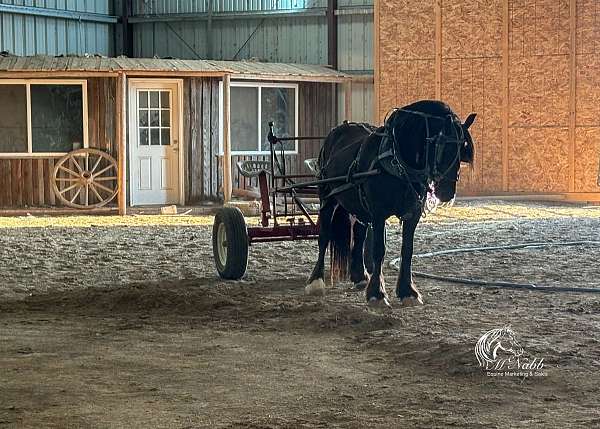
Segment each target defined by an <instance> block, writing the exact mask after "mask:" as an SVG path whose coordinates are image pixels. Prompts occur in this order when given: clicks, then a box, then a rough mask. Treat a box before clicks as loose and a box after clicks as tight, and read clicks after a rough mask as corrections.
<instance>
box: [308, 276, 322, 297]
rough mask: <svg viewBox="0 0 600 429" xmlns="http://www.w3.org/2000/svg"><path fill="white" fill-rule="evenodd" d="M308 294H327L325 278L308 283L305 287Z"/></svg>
mask: <svg viewBox="0 0 600 429" xmlns="http://www.w3.org/2000/svg"><path fill="white" fill-rule="evenodd" d="M304 293H305V294H306V295H321V296H322V295H325V282H324V281H323V279H316V280H313V281H312V282H310V283H309V284H307V285H306V287H305V288H304Z"/></svg>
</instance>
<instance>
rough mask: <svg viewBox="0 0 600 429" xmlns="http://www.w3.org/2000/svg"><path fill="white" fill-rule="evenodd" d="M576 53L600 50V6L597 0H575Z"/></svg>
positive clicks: (592, 52)
mask: <svg viewBox="0 0 600 429" xmlns="http://www.w3.org/2000/svg"><path fill="white" fill-rule="evenodd" d="M576 7H577V53H578V54H594V53H598V52H600V6H599V5H598V1H597V0H577V4H576Z"/></svg>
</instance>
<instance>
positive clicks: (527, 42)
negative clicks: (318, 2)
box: [375, 0, 600, 194]
mask: <svg viewBox="0 0 600 429" xmlns="http://www.w3.org/2000/svg"><path fill="white" fill-rule="evenodd" d="M375 14H376V17H375V22H376V23H377V25H376V28H375V33H376V35H375V40H376V42H375V43H376V65H375V67H376V74H375V82H376V92H377V96H376V99H377V100H378V103H379V104H378V108H377V116H378V119H379V120H382V119H383V117H384V116H385V113H386V112H387V111H388V110H389V109H390V108H392V107H397V106H401V105H404V104H408V103H410V102H412V101H415V100H417V99H420V98H433V97H437V98H441V99H442V100H444V101H447V102H448V103H449V104H450V106H451V107H452V108H453V109H454V110H455V111H456V112H457V113H458V114H459V115H460V116H461V117H463V118H464V117H465V116H466V115H467V114H468V113H470V112H477V113H478V117H477V120H476V121H475V124H474V126H473V136H474V137H475V140H476V151H477V152H476V161H475V165H474V168H473V169H472V170H470V169H465V170H464V174H463V175H462V177H461V183H460V187H461V191H462V192H463V194H465V193H470V194H498V193H504V192H508V193H520V192H522V193H566V192H571V193H573V192H575V193H577V192H595V193H598V192H600V186H598V183H597V179H598V168H599V167H598V162H599V160H600V143H599V141H600V140H599V138H600V114H599V113H598V110H599V107H598V99H599V98H600V89H599V88H600V78H598V73H597V69H598V66H599V65H600V61H598V53H599V49H598V46H599V43H598V38H597V35H598V33H599V32H600V20H599V19H598V18H599V15H598V14H599V12H598V8H597V6H596V4H595V2H590V1H583V0H559V1H558V0H557V1H549V0H545V1H542V2H540V1H537V2H536V1H533V0H489V1H483V0H477V1H475V3H473V2H472V1H471V2H467V1H465V0H457V1H452V2H439V0H427V1H417V0H409V1H400V0H382V1H381V2H378V4H377V6H376V10H375Z"/></svg>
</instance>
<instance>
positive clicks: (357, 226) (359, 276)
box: [350, 220, 369, 290]
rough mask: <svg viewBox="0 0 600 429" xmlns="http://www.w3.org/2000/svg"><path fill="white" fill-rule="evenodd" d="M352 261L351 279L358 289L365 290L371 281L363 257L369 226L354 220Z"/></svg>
mask: <svg viewBox="0 0 600 429" xmlns="http://www.w3.org/2000/svg"><path fill="white" fill-rule="evenodd" d="M352 236H353V242H354V243H353V245H352V263H351V265H350V280H352V283H354V287H355V288H356V290H363V289H364V288H365V287H367V283H369V276H368V274H367V272H366V271H365V263H364V259H363V258H364V257H363V255H364V254H363V248H364V245H365V237H366V236H367V226H366V225H363V224H362V223H360V222H359V221H358V220H355V221H354V225H353V226H352Z"/></svg>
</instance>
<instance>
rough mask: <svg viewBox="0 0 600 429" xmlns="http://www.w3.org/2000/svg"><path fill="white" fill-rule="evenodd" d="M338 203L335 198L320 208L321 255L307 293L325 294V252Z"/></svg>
mask: <svg viewBox="0 0 600 429" xmlns="http://www.w3.org/2000/svg"><path fill="white" fill-rule="evenodd" d="M335 208H336V204H335V201H334V200H333V199H331V200H329V201H326V202H324V203H323V207H321V209H320V210H319V257H318V258H317V263H316V264H315V268H314V269H313V271H312V274H311V275H310V277H309V279H308V284H307V285H306V287H305V288H304V292H305V293H306V294H307V295H325V281H324V278H325V252H326V251H327V246H328V245H329V241H330V239H331V220H332V218H333V213H334V212H335Z"/></svg>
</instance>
